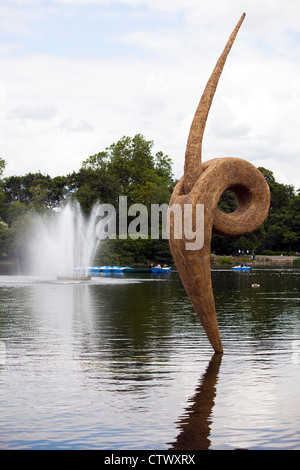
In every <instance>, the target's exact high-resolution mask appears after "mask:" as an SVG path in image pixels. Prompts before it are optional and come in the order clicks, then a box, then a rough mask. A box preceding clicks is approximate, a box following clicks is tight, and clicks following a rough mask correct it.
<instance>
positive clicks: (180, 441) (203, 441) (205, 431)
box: [170, 354, 222, 450]
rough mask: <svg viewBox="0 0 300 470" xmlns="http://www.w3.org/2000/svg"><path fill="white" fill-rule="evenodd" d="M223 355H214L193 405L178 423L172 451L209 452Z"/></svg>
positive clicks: (192, 399)
mask: <svg viewBox="0 0 300 470" xmlns="http://www.w3.org/2000/svg"><path fill="white" fill-rule="evenodd" d="M221 360H222V354H214V355H213V357H212V358H211V360H210V362H209V364H208V367H207V369H206V372H205V373H204V375H203V377H202V380H201V382H200V385H199V386H198V387H197V389H196V392H195V394H194V396H193V397H192V398H191V399H190V400H189V401H190V402H191V405H190V406H188V408H187V409H186V413H185V414H184V416H183V417H182V418H181V419H180V421H179V422H178V423H177V424H178V427H179V429H180V433H179V434H178V436H177V438H176V441H175V442H173V443H172V447H170V450H208V449H209V447H210V444H211V441H210V439H209V436H210V427H211V424H212V409H213V406H214V404H215V402H214V400H215V397H216V385H217V381H218V377H219V370H220V365H221Z"/></svg>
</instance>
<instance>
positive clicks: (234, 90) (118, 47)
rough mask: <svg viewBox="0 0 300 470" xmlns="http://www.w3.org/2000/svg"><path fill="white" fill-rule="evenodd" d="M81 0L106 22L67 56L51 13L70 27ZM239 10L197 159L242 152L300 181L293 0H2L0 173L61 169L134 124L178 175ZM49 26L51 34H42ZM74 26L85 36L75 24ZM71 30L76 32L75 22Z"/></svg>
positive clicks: (299, 59) (299, 53) (298, 61)
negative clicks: (6, 0) (0, 162)
mask: <svg viewBox="0 0 300 470" xmlns="http://www.w3.org/2000/svg"><path fill="white" fill-rule="evenodd" d="M0 3H1V2H0ZM66 5H67V6H68V8H67V10H66V9H65V7H66ZM91 6H93V8H96V7H97V8H99V9H100V10H96V11H97V12H98V14H99V18H100V17H101V15H102V17H103V18H104V15H105V21H106V22H108V23H107V31H105V34H104V33H103V34H104V36H101V38H98V37H97V41H99V51H98V53H96V54H95V49H94V47H95V44H94V42H93V43H92V42H91V43H90V44H89V43H87V44H85V45H82V48H81V49H80V51H78V53H76V48H75V49H72V52H70V54H69V55H66V54H67V49H63V46H64V44H63V42H64V41H63V37H62V41H61V42H60V43H61V44H62V46H61V48H60V47H59V45H58V44H57V42H58V41H55V39H57V37H55V34H58V33H57V29H55V24H56V23H55V21H54V19H55V20H56V19H58V18H59V15H60V11H61V12H62V13H61V15H62V16H61V18H60V19H61V21H62V19H63V20H64V21H66V22H68V23H67V26H68V27H66V31H68V32H70V31H71V28H72V25H73V21H74V25H75V24H76V25H77V23H76V21H75V18H77V17H76V15H77V14H80V13H81V14H82V12H85V13H87V12H89V9H90V8H91ZM31 7H32V8H31ZM50 7H51V8H50ZM129 7H130V8H129ZM116 8H117V9H118V8H122V11H121V10H120V12H121V13H122V15H123V14H126V15H127V16H126V18H125V19H124V27H123V26H122V27H121V28H120V27H119V25H120V23H118V22H117V20H116V18H117V16H118V15H113V13H114V12H115V9H116ZM125 8H126V10H125ZM20 9H21V10H20ZM24 11H25V13H26V15H25V16H22V15H23V14H24ZM46 11H47V15H46ZM94 11H95V10H93V11H92V10H91V12H94ZM243 11H246V13H247V16H246V19H245V21H244V23H243V26H242V28H241V30H240V32H239V34H238V36H237V39H236V42H235V44H234V46H233V48H232V51H231V52H230V55H229V57H228V60H227V63H226V65H225V68H224V71H223V74H222V76H221V79H220V83H219V85H218V89H217V93H216V96H215V98H214V102H213V104H212V108H211V110H210V115H209V118H208V123H207V129H206V131H205V134H204V141H203V160H207V159H209V158H213V157H217V156H240V157H242V158H245V159H247V160H249V161H251V162H252V163H254V164H255V165H257V166H265V167H266V168H269V169H270V170H272V171H274V174H275V177H276V178H277V179H279V180H280V181H281V182H284V183H290V184H294V185H295V187H296V188H298V187H299V188H300V174H299V173H300V172H299V171H298V168H299V164H298V155H299V154H300V143H299V142H298V127H299V126H298V122H299V117H300V116H299V114H300V91H299V85H298V84H299V81H300V80H299V79H300V34H299V25H298V18H299V14H300V4H299V2H298V1H296V0H288V1H287V0H285V1H281V0H274V1H272V2H271V1H270V2H261V1H259V2H258V1H257V0H251V1H250V0H243V1H240V0H239V1H237V0H228V1H227V2H224V1H222V0H211V1H210V2H199V0H188V1H186V2H182V1H179V0H178V1H175V0H151V2H150V1H146V0H145V1H141V0H123V1H120V2H118V3H112V2H110V1H109V0H107V1H104V0H103V1H101V0H99V1H97V0H94V1H92V2H91V1H84V0H78V1H76V0H56V1H53V2H51V3H49V2H42V1H38V0H37V1H35V2H32V1H30V0H28V1H18V2H10V4H9V7H8V6H7V4H6V8H5V9H4V10H3V13H2V24H3V25H5V28H6V31H7V32H8V31H9V32H10V34H9V35H7V41H6V42H5V41H4V42H2V46H1V49H0V66H1V70H2V78H1V79H2V87H0V92H1V93H0V104H1V112H0V122H1V131H0V148H1V157H2V158H5V159H6V161H7V162H8V166H7V170H6V174H12V173H18V174H23V173H25V172H27V171H36V170H37V169H40V170H41V171H44V172H45V173H50V174H53V175H57V174H66V173H68V172H71V171H73V170H76V169H78V168H79V167H80V165H81V162H82V161H83V160H84V159H86V158H87V157H88V156H89V155H91V154H93V153H96V152H98V151H100V150H103V149H104V148H105V147H107V146H108V145H110V144H111V143H113V142H115V141H116V140H118V139H119V138H121V137H122V136H123V135H134V134H135V133H142V134H143V135H144V136H145V137H146V138H147V139H151V140H153V141H154V143H155V149H154V150H162V151H163V152H165V153H167V154H169V155H170V157H171V158H172V159H173V161H174V171H175V174H176V176H177V177H180V176H181V175H182V173H183V165H184V154H185V146H186V140H187V137H188V132H189V127H190V124H191V121H192V118H193V114H194V112H195V109H196V107H197V105H198V102H199V99H200V97H201V94H202V91H203V89H204V86H205V84H206V81H207V79H208V78H209V75H210V73H211V72H212V69H213V67H214V65H215V62H216V60H217V59H218V57H219V55H220V53H221V52H222V50H223V48H224V46H225V43H226V40H227V38H228V37H229V34H230V33H231V31H232V29H233V27H234V26H235V24H236V22H237V21H238V19H239V17H240V16H241V14H242V13H243ZM51 12H52V13H53V15H54V16H51V14H52V13H51ZM21 13H22V15H21ZM90 16H91V15H90ZM119 16H120V15H119ZM13 17H15V20H16V22H15V24H14V22H13V21H12V18H13ZM46 18H47V20H46ZM125 20H126V21H127V22H128V24H130V27H129V26H128V27H126V21H125ZM41 21H42V26H43V25H44V23H43V22H46V21H50V22H51V21H53V23H52V24H51V27H47V28H46V30H47V35H46V37H45V38H44V37H43V31H42V29H43V28H42V26H41ZM89 21H90V20H88V15H87V14H86V15H85V16H84V21H83V23H84V27H85V28H87V29H86V30H88V28H89V27H93V28H95V24H96V23H89ZM18 24H19V25H21V26H22V27H21V31H18V30H17V28H16V25H18ZM45 25H46V23H45ZM13 32H15V36H13V35H12V33H13ZM49 32H51V35H53V37H52V36H50V37H48V34H50V33H49ZM45 34H46V33H45ZM60 34H61V30H60ZM81 34H82V36H80V37H84V31H82V32H81ZM73 37H74V41H75V40H78V39H76V31H74V36H73ZM44 39H45V40H46V39H47V42H45V50H44V51H43V47H44V46H43V44H44V43H43V40H44ZM52 39H53V48H51V47H52V46H51V44H52ZM59 39H61V37H59ZM67 39H68V38H67V37H66V42H67ZM35 41H36V42H35ZM101 41H105V42H103V43H101ZM54 44H56V45H55V47H56V48H55V47H54ZM76 44H77V43H76ZM96 45H97V44H96ZM100 46H101V47H100ZM110 47H111V49H110ZM89 48H91V50H92V49H93V53H92V54H91V55H90V54H89V50H90V49H89ZM107 48H108V49H107ZM62 50H63V51H64V52H63V53H62ZM1 96H2V98H1Z"/></svg>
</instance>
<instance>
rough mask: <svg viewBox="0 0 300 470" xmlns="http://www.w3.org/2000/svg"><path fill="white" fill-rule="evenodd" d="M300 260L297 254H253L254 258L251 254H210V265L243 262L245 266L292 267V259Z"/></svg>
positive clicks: (230, 264)
mask: <svg viewBox="0 0 300 470" xmlns="http://www.w3.org/2000/svg"><path fill="white" fill-rule="evenodd" d="M295 260H300V257H299V256H274V255H255V259H254V260H253V259H251V256H250V255H249V256H247V255H244V256H243V255H241V256H231V255H229V256H226V255H224V256H220V255H211V264H212V266H223V267H225V266H228V267H229V266H236V265H238V264H240V263H245V264H246V265H247V266H251V267H255V266H287V267H293V264H294V261H295Z"/></svg>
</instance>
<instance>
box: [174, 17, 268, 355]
mask: <svg viewBox="0 0 300 470" xmlns="http://www.w3.org/2000/svg"><path fill="white" fill-rule="evenodd" d="M244 18H245V13H244V14H243V15H242V17H241V19H240V20H239V22H238V23H237V25H236V27H235V29H234V30H233V32H232V34H231V36H230V37H229V40H228V42H227V44H226V46H225V49H224V51H223V53H222V54H221V56H220V58H219V60H218V62H217V64H216V66H215V68H214V70H213V73H212V75H211V77H210V79H209V81H208V83H207V85H206V88H205V90H204V92H203V95H202V97H201V100H200V103H199V105H198V108H197V110H196V113H195V116H194V119H193V122H192V125H191V129H190V133H189V137H188V142H187V148H186V154H185V167H184V176H183V177H182V178H181V179H180V180H179V182H178V183H177V185H176V187H175V189H174V191H173V194H172V197H171V200H170V203H169V209H170V208H171V206H173V205H174V204H176V205H179V206H180V207H181V208H182V210H183V213H184V207H185V205H186V204H190V205H191V206H192V217H193V220H192V221H190V223H191V224H192V225H191V226H192V227H193V231H194V232H196V229H197V227H196V220H195V213H196V206H197V205H198V204H203V206H204V228H203V230H204V242H203V246H202V248H201V249H198V250H191V249H187V242H190V239H187V237H186V236H185V235H183V236H182V237H181V238H176V236H174V233H175V232H174V230H175V218H174V217H172V215H171V212H170V232H169V243H170V249H171V252H172V256H173V259H174V262H175V264H176V266H177V270H178V273H179V276H180V278H181V281H182V283H183V285H184V288H185V290H186V292H187V294H188V296H189V298H190V300H191V303H192V305H193V307H194V309H195V311H196V313H197V315H198V317H199V319H200V321H201V323H202V325H203V328H204V330H205V332H206V335H207V337H208V339H209V341H210V343H211V345H212V347H213V348H214V350H215V352H216V353H222V352H223V346H222V342H221V338H220V333H219V328H218V322H217V317H216V310H215V302H214V295H213V289H212V282H211V273H210V246H211V235H212V231H213V232H215V233H218V234H220V235H224V236H241V235H244V234H246V233H249V232H251V231H253V230H255V229H257V228H258V227H259V226H260V225H261V224H262V223H263V221H264V220H265V218H266V217H267V214H268V211H269V205H270V190H269V186H268V184H267V182H266V181H265V178H264V177H263V175H262V173H261V172H260V171H259V170H258V169H257V168H256V167H254V166H253V165H252V164H251V163H249V162H247V161H245V160H242V159H240V158H216V159H213V160H209V161H207V162H205V163H202V162H201V148H202V138H203V133H204V129H205V124H206V120H207V116H208V112H209V109H210V106H211V103H212V100H213V97H214V93H215V90H216V88H217V84H218V81H219V78H220V75H221V73H222V70H223V67H224V64H225V61H226V58H227V56H228V53H229V51H230V49H231V47H232V44H233V42H234V40H235V37H236V35H237V33H238V30H239V28H240V26H241V24H242V22H243V20H244ZM225 190H230V191H232V192H234V193H235V194H236V196H237V199H238V207H237V209H236V210H235V211H234V212H232V213H230V214H225V213H223V212H222V211H220V210H219V209H218V207H217V206H218V202H219V199H220V197H221V196H222V194H223V192H224V191H225ZM185 222H186V221H185Z"/></svg>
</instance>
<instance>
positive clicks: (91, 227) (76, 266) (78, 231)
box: [29, 202, 99, 280]
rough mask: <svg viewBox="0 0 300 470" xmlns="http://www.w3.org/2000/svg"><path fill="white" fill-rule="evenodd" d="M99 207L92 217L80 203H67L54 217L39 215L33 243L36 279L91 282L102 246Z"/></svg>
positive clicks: (51, 215)
mask: <svg viewBox="0 0 300 470" xmlns="http://www.w3.org/2000/svg"><path fill="white" fill-rule="evenodd" d="M97 208H98V205H95V206H94V207H93V209H92V211H91V213H90V216H89V217H85V216H84V214H83V213H82V210H81V208H80V205H79V203H77V202H71V203H67V204H65V205H64V206H63V207H61V208H60V209H59V210H58V211H55V212H52V213H51V214H47V215H43V216H39V215H37V216H36V220H35V227H34V234H33V236H32V239H31V242H30V248H29V250H30V260H31V266H30V271H31V274H32V275H34V276H39V277H46V278H56V279H60V280H62V279H80V280H88V279H90V276H89V266H90V264H91V263H92V261H93V258H94V256H95V252H96V249H97V246H98V243H99V239H98V237H97V234H96V223H97Z"/></svg>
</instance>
